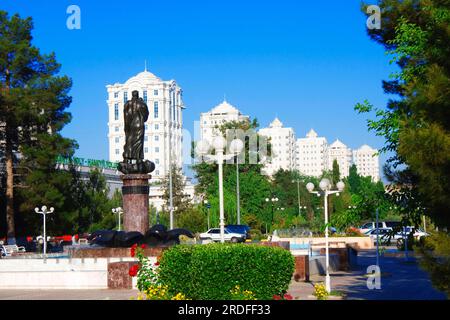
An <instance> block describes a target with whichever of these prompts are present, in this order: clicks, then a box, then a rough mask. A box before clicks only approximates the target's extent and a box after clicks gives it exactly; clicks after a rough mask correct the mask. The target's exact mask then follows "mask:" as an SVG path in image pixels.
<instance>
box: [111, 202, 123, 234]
mask: <svg viewBox="0 0 450 320" xmlns="http://www.w3.org/2000/svg"><path fill="white" fill-rule="evenodd" d="M112 212H113V213H114V214H116V213H117V214H118V221H119V229H118V231H122V229H121V226H120V216H121V215H122V213H123V210H122V208H121V207H118V208H114V209H112Z"/></svg>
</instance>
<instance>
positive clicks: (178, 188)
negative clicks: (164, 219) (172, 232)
mask: <svg viewBox="0 0 450 320" xmlns="http://www.w3.org/2000/svg"><path fill="white" fill-rule="evenodd" d="M169 179H170V177H169V173H168V174H167V175H166V176H165V177H164V179H163V180H162V181H161V185H162V188H163V196H162V198H163V199H164V200H165V202H166V203H165V205H164V209H163V210H164V211H167V212H168V211H170V210H169V208H170V180H169ZM185 187H186V178H185V177H184V176H183V174H182V171H181V168H178V167H177V166H176V165H175V164H172V201H173V206H174V208H177V209H176V210H175V211H174V216H175V219H176V215H179V214H181V213H183V212H185V211H186V210H187V209H188V208H190V207H191V203H190V199H189V195H188V194H185V193H184V190H185Z"/></svg>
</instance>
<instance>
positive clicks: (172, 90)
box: [106, 70, 185, 180]
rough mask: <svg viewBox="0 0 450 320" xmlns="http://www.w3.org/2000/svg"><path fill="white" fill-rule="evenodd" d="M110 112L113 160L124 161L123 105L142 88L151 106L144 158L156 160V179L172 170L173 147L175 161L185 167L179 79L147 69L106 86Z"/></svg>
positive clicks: (146, 100)
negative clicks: (170, 168) (165, 76)
mask: <svg viewBox="0 0 450 320" xmlns="http://www.w3.org/2000/svg"><path fill="white" fill-rule="evenodd" d="M106 88H107V90H108V100H107V104H108V111H109V122H108V127H109V134H108V139H109V160H110V161H111V162H120V161H122V159H123V156H122V153H123V147H124V145H125V132H124V118H123V108H124V105H125V103H126V102H127V101H128V99H129V98H131V93H132V91H134V90H137V91H139V97H141V98H143V99H144V101H145V102H146V103H147V106H148V109H149V113H150V115H149V118H148V121H147V123H146V130H145V143H144V157H145V159H148V160H150V161H152V162H154V163H155V166H156V169H155V171H154V172H153V173H152V176H153V179H155V180H159V179H161V178H163V177H164V176H165V175H166V174H167V173H168V170H169V150H171V152H172V163H175V164H177V166H179V167H182V165H183V159H182V157H183V153H182V142H183V141H182V126H183V115H182V112H183V109H185V107H184V105H183V101H182V90H181V88H180V87H179V86H178V85H177V83H176V82H175V80H169V81H163V80H161V79H160V78H158V77H157V76H155V75H154V74H153V73H151V72H148V71H147V70H145V71H144V72H141V73H139V74H137V75H136V76H134V77H132V78H130V79H128V80H127V81H126V82H125V83H124V84H121V83H116V84H114V85H108V86H106Z"/></svg>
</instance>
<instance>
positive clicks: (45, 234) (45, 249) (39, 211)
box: [34, 206, 55, 258]
mask: <svg viewBox="0 0 450 320" xmlns="http://www.w3.org/2000/svg"><path fill="white" fill-rule="evenodd" d="M34 211H35V212H36V213H39V214H42V216H43V217H44V223H43V224H44V258H45V256H46V255H47V231H46V229H45V220H46V219H45V218H46V216H47V214H49V213H53V212H54V211H55V209H54V208H53V207H52V208H50V210H47V206H42V208H41V210H39V208H35V209H34Z"/></svg>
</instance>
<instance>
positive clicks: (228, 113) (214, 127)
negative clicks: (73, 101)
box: [200, 100, 250, 143]
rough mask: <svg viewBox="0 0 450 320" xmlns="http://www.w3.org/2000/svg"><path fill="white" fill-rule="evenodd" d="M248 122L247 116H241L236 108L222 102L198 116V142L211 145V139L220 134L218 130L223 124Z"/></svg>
mask: <svg viewBox="0 0 450 320" xmlns="http://www.w3.org/2000/svg"><path fill="white" fill-rule="evenodd" d="M249 120H250V117H249V116H245V115H242V113H241V112H240V111H239V110H238V109H237V108H235V107H234V106H232V105H231V104H229V103H228V102H227V101H225V100H224V101H223V102H222V103H221V104H219V105H218V106H216V107H214V108H213V109H212V110H210V111H208V112H204V113H201V114H200V140H207V141H208V142H210V143H212V141H213V138H214V137H216V136H218V135H219V134H220V132H219V130H218V128H219V127H220V126H222V125H223V124H225V123H227V122H232V121H237V122H242V121H249Z"/></svg>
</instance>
